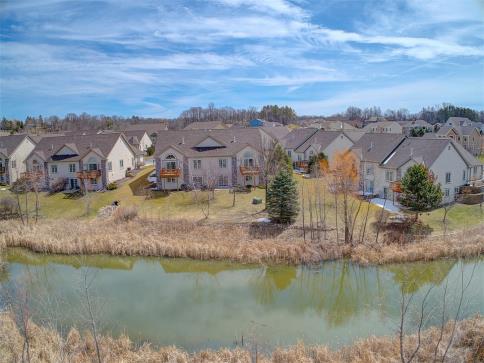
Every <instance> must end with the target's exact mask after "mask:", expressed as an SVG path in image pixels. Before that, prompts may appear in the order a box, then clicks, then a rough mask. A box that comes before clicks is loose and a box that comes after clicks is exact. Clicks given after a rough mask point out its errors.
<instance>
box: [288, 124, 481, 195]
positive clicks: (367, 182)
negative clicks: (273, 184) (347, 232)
mask: <svg viewBox="0 0 484 363" xmlns="http://www.w3.org/2000/svg"><path fill="white" fill-rule="evenodd" d="M283 145H284V147H285V148H286V151H287V153H288V155H289V156H290V157H291V158H292V160H293V162H294V165H295V167H296V168H297V167H303V168H304V167H305V166H307V163H308V162H309V160H310V158H311V156H313V155H316V154H319V153H321V152H322V153H324V155H325V156H326V157H327V159H328V161H329V164H330V166H331V164H332V160H333V158H334V156H335V154H336V153H337V152H342V151H350V150H351V151H352V152H354V153H355V155H356V157H357V159H358V161H359V165H360V173H359V175H360V183H359V187H360V192H361V193H362V194H366V195H374V196H378V197H381V198H385V199H391V200H394V201H395V200H396V199H397V195H398V192H399V182H400V180H401V178H402V177H403V175H405V172H406V171H407V169H408V168H409V167H410V166H412V165H415V164H424V165H426V166H427V167H428V168H429V169H430V171H431V172H432V173H433V175H434V177H435V180H436V182H437V183H440V185H441V187H442V190H443V192H444V198H443V203H449V202H452V201H453V200H455V197H456V194H457V193H459V187H460V186H462V185H467V184H469V183H471V182H474V181H477V180H481V179H482V178H483V165H482V164H481V163H480V162H479V160H477V159H476V158H475V157H474V156H473V155H472V154H471V153H469V152H468V151H467V150H466V149H465V148H464V147H463V146H462V145H461V144H460V143H458V142H456V140H453V139H452V138H447V137H439V136H437V135H434V136H433V137H430V136H427V137H408V136H405V135H402V134H396V133H364V134H360V133H354V132H352V131H351V130H348V131H341V132H334V131H323V130H320V129H312V128H304V129H297V130H294V131H292V132H291V133H290V134H289V135H287V136H286V137H285V138H284V139H283Z"/></svg>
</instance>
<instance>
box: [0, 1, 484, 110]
mask: <svg viewBox="0 0 484 363" xmlns="http://www.w3.org/2000/svg"><path fill="white" fill-rule="evenodd" d="M483 19H484V2H483V1H480V0H459V1H451V0H425V1H421V0H401V1H399V0H397V1H385V0H378V1H373V0H368V1H364V0H361V1H360V0H317V1H316V0H315V1H310V0H205V1H198V0H187V1H184V0H165V1H143V0H138V1H128V0H98V1H89V0H83V1H58V0H3V1H1V0H0V24H1V28H0V82H1V83H0V92H1V94H0V115H1V116H7V117H17V118H21V119H23V118H25V117H26V116H27V115H38V114H42V115H51V114H57V115H64V114H66V113H68V112H76V113H80V112H83V111H84V112H88V113H91V114H117V115H124V116H130V115H140V116H149V117H175V116H177V115H178V114H179V113H180V111H182V110H184V109H186V108H188V107H190V106H206V105H207V104H208V103H209V102H213V103H215V105H216V106H232V107H241V108H242V107H249V106H255V107H260V106H262V105H264V104H287V105H290V106H292V107H294V108H295V109H296V111H297V113H298V114H331V113H334V112H338V111H343V110H345V109H346V107H348V106H350V105H355V106H360V107H365V106H371V105H377V106H380V107H381V108H382V109H383V110H385V109H386V108H401V107H404V108H407V109H409V110H410V111H418V110H419V109H420V108H421V107H422V106H427V105H434V104H438V103H442V102H451V103H454V104H458V105H462V106H468V107H473V108H477V109H484V20H483Z"/></svg>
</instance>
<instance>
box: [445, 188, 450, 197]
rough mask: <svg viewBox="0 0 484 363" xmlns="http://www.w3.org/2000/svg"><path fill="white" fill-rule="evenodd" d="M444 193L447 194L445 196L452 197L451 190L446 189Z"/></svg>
mask: <svg viewBox="0 0 484 363" xmlns="http://www.w3.org/2000/svg"><path fill="white" fill-rule="evenodd" d="M444 193H445V196H446V197H448V196H450V190H449V188H445V189H444Z"/></svg>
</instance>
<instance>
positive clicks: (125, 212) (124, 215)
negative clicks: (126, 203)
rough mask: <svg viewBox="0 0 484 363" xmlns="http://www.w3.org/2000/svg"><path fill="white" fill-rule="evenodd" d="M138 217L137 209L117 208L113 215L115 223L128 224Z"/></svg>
mask: <svg viewBox="0 0 484 363" xmlns="http://www.w3.org/2000/svg"><path fill="white" fill-rule="evenodd" d="M137 216H138V208H136V207H118V208H116V210H115V211H114V213H113V218H114V221H115V222H118V223H120V222H129V221H131V220H133V219H135V218H136V217H137Z"/></svg>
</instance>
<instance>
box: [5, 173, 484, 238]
mask: <svg viewBox="0 0 484 363" xmlns="http://www.w3.org/2000/svg"><path fill="white" fill-rule="evenodd" d="M152 170H153V167H147V168H145V169H143V170H141V171H140V172H139V173H138V174H137V175H136V176H135V177H134V178H132V179H129V180H127V181H126V182H125V183H123V184H122V185H120V186H119V188H118V189H116V190H112V191H106V192H96V193H90V194H89V198H88V200H89V208H87V207H86V206H87V200H86V198H78V199H72V198H67V197H66V196H65V195H64V194H63V193H57V194H54V195H49V194H48V193H40V198H39V200H40V215H41V218H42V219H47V220H49V219H54V220H56V219H59V218H62V219H76V220H79V219H81V218H82V219H83V220H86V219H92V218H93V217H95V216H96V215H97V213H98V211H99V209H100V208H102V207H104V206H106V205H110V204H111V203H112V202H113V201H115V200H118V201H120V203H121V206H134V207H136V208H137V209H138V213H139V215H140V216H142V217H143V218H144V219H155V220H159V219H185V220H191V221H198V220H200V219H202V218H205V217H206V216H205V214H204V212H203V211H204V210H205V211H206V209H207V206H206V200H207V193H206V192H197V194H195V193H193V192H172V193H168V194H162V193H157V194H156V195H154V197H149V198H148V197H147V196H146V192H147V191H146V190H144V191H143V187H146V186H147V185H148V183H147V181H146V177H147V176H148V175H149V174H150V173H151V172H152ZM296 179H297V181H298V186H299V191H300V196H301V195H302V194H304V196H305V198H304V199H305V201H304V207H305V208H304V213H303V212H302V211H301V212H300V213H299V216H298V218H297V220H296V225H298V226H302V224H303V215H304V221H305V224H306V226H307V225H308V224H309V223H310V220H311V218H312V217H314V220H316V219H317V218H318V217H317V214H318V213H320V214H321V213H324V220H325V223H326V225H327V226H328V228H334V227H335V225H336V208H335V201H334V197H333V196H332V195H331V194H330V193H329V192H328V190H327V188H325V187H324V186H323V182H322V181H321V180H318V179H303V178H302V177H301V176H299V175H296ZM2 197H11V198H15V196H14V195H13V194H12V193H10V191H8V190H3V191H0V198H2ZM254 197H257V198H261V199H262V200H264V199H265V190H264V189H260V188H255V189H254V190H252V191H251V192H250V193H238V194H237V195H236V203H235V206H234V205H233V194H232V193H230V191H229V190H227V189H223V190H216V191H215V192H214V198H213V200H211V203H210V213H209V216H208V220H209V221H211V222H213V223H223V222H228V223H241V222H244V223H250V222H253V221H254V220H256V219H257V218H260V217H267V215H266V213H265V212H264V208H265V205H264V203H262V204H255V205H254V204H252V199H253V198H254ZM301 199H302V198H301V197H300V204H301V206H302V201H301ZM340 199H341V198H340ZM21 201H22V206H23V205H24V198H23V196H22V198H21ZM28 201H29V202H28V204H29V211H30V214H31V215H32V216H33V215H35V211H34V208H35V195H34V193H29V196H28ZM316 203H318V207H316ZM359 203H360V201H359V200H357V199H355V198H352V197H351V198H350V200H349V204H350V205H351V206H352V208H353V209H354V210H356V209H357V208H358V205H360V204H359ZM310 204H312V205H313V208H312V214H313V216H312V215H311V212H310V210H309V209H310V208H309V206H310ZM339 204H340V205H339V207H338V208H339V217H338V218H339V222H338V223H339V227H340V229H341V227H342V218H343V215H342V205H341V200H339ZM202 207H203V208H202ZM367 213H368V222H369V223H371V222H374V221H375V220H376V219H378V218H379V216H380V208H379V207H377V206H375V205H370V206H369V209H368V210H367V204H366V203H362V204H361V211H360V213H359V214H358V215H357V216H356V219H355V221H356V223H357V224H361V223H362V222H363V220H364V219H365V217H366V214H367ZM443 216H444V210H443V208H440V209H436V210H434V211H431V212H426V213H423V214H422V215H421V221H422V222H423V223H425V224H427V225H428V227H429V231H430V232H431V233H433V234H441V233H442V231H443V230H444V224H443V222H442V219H443ZM320 218H321V219H323V217H322V216H320ZM447 221H448V223H447V225H446V226H445V227H446V229H447V231H457V230H461V229H469V228H473V227H475V226H477V225H479V224H480V223H483V221H484V214H483V212H482V211H481V210H480V207H479V206H478V205H462V204H457V205H455V206H454V207H452V208H451V209H450V211H449V213H448V215H447Z"/></svg>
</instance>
